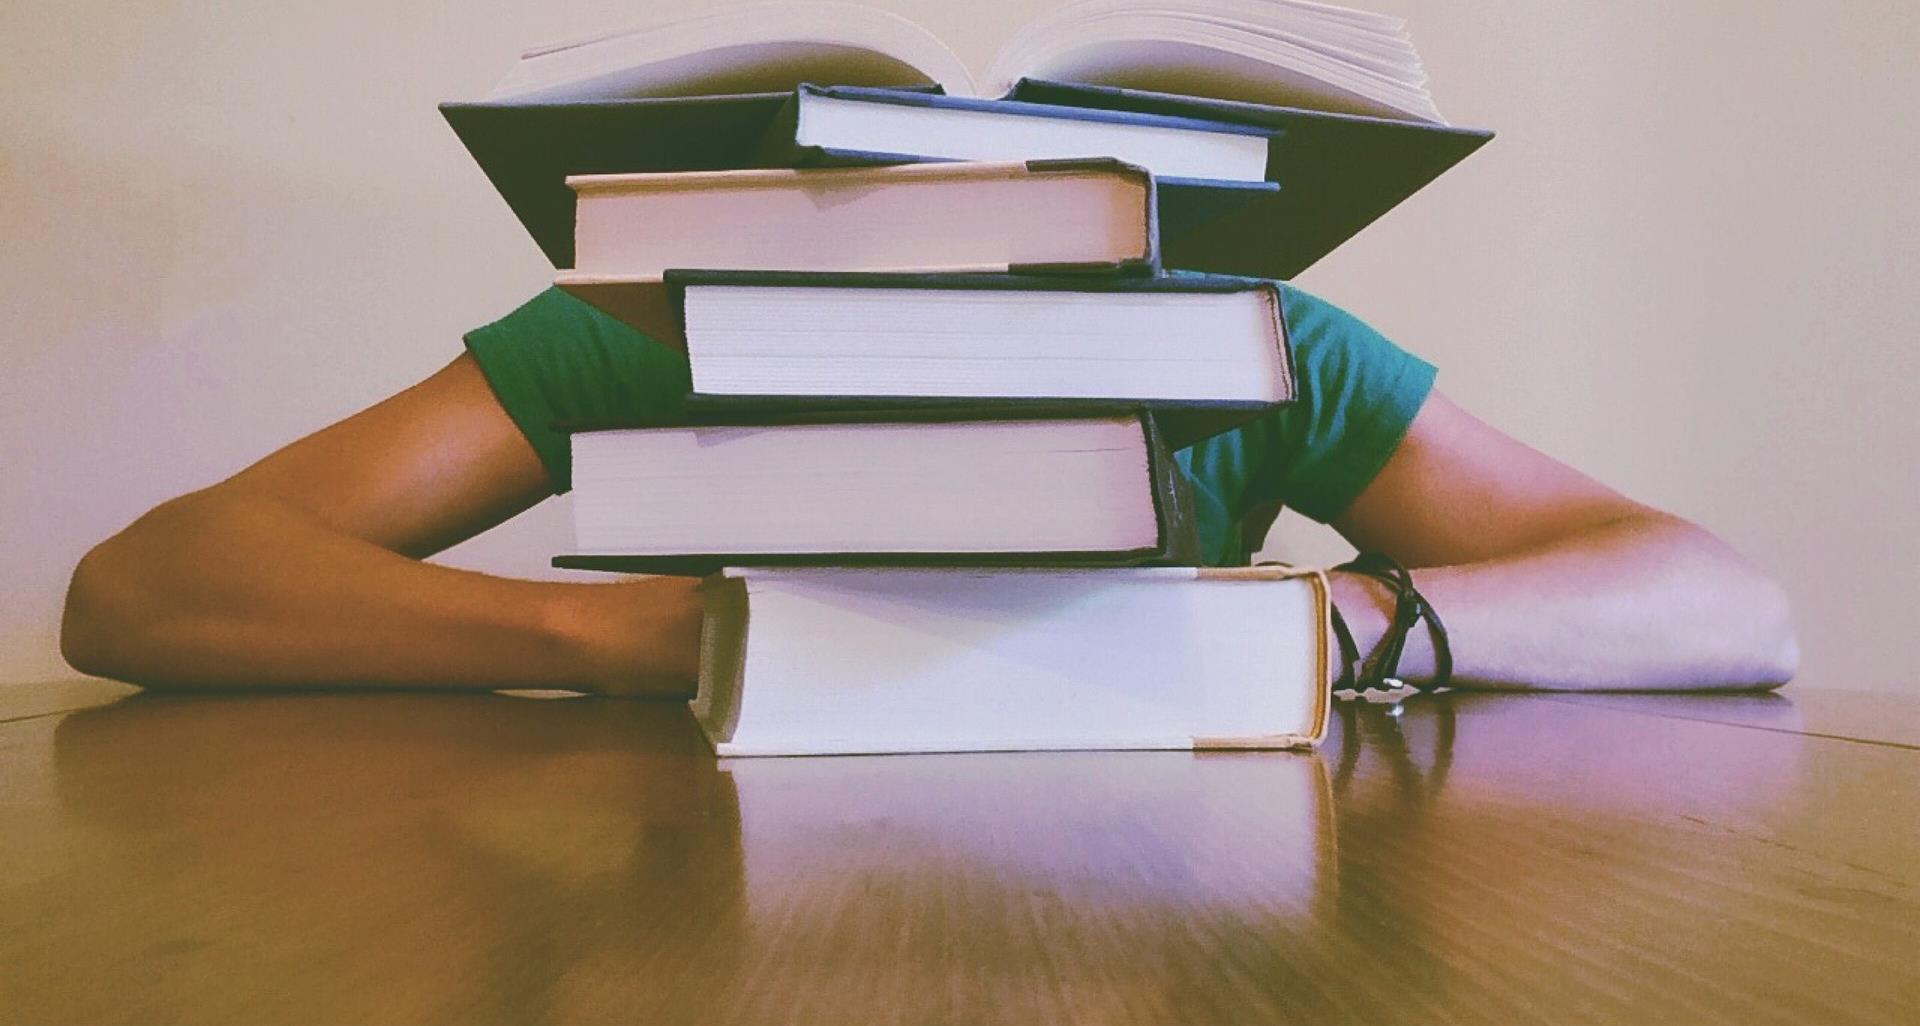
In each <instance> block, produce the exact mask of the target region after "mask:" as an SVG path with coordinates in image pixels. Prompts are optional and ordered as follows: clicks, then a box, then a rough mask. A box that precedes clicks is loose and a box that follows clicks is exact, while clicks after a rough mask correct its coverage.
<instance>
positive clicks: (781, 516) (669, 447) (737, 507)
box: [553, 407, 1198, 574]
mask: <svg viewBox="0 0 1920 1026" xmlns="http://www.w3.org/2000/svg"><path fill="white" fill-rule="evenodd" d="M571 439H572V448H573V516H574V535H575V544H576V546H577V553H576V554H573V555H563V556H559V557H556V558H555V559H554V561H553V563H554V565H555V566H560V567H568V568H573V569H586V570H614V571H621V572H628V573H673V574H703V573H709V572H712V571H714V570H716V569H718V568H720V567H723V566H779V565H877V564H890V565H912V566H944V565H975V566H992V565H1038V566H1053V565H1080V566H1133V565H1140V564H1149V563H1152V564H1171V565H1178V564H1183V563H1191V562H1193V561H1195V560H1196V558H1197V555H1198V544H1197V539H1196V537H1195V535H1194V525H1193V507H1192V496H1191V494H1190V492H1189V485H1188V484H1187V480H1186V478H1185V476H1184V475H1183V474H1182V473H1181V471H1180V469H1179V467H1178V466H1177V465H1176V464H1175V463H1174V461H1173V459H1172V458H1171V456H1170V454H1169V452H1168V450H1167V447H1166V444H1165V442H1164V441H1162V439H1161V438H1160V435H1159V433H1158V431H1157V430H1156V429H1155V427H1154V421H1153V418H1152V416H1151V415H1148V414H1145V413H1141V412H1137V411H1136V412H1124V411H1114V412H1112V413H1110V414H1109V415H1107V416H1103V417H1087V416H1042V417H1032V416H1029V417H1026V418H1024V419H1022V418H1018V417H1013V418H1010V417H1008V416H1007V415H1006V414H1005V413H1004V412H1002V413H996V412H995V411H994V410H993V409H992V408H991V407H981V408H977V409H975V410H973V411H971V414H970V415H969V414H968V413H964V412H959V411H951V410H945V411H939V412H938V413H937V414H930V415H928V416H927V417H925V418H923V419H918V420H911V419H902V418H900V417H899V416H895V415H888V416H886V417H885V418H880V417H875V418H869V419H849V418H846V417H829V416H827V415H822V414H794V415H791V416H787V417H784V418H761V419H759V420H758V421H755V422H750V423H732V424H697V425H690V426H685V427H654V428H603V429H598V430H577V431H574V432H573V433H572V435H571Z"/></svg>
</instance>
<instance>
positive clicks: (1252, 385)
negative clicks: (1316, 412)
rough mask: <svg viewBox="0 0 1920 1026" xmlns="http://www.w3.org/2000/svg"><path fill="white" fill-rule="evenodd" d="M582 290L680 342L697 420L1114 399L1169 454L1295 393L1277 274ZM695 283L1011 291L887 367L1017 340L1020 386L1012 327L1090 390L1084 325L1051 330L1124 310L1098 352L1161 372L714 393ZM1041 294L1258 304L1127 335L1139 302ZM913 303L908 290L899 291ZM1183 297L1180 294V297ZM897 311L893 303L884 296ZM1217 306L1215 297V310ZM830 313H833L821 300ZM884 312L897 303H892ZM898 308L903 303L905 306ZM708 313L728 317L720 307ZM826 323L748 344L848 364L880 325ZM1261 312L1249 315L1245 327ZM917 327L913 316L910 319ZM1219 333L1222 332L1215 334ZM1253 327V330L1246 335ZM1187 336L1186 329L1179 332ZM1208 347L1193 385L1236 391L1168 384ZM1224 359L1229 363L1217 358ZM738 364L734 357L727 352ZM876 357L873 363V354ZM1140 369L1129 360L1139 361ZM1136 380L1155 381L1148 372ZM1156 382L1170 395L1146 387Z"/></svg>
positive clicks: (929, 277) (820, 289) (686, 279)
mask: <svg viewBox="0 0 1920 1026" xmlns="http://www.w3.org/2000/svg"><path fill="white" fill-rule="evenodd" d="M567 287H568V288H569V290H570V291H575V292H576V293H577V294H578V295H580V296H581V297H582V298H584V299H586V300H588V301H589V302H592V303H594V304H596V305H598V306H600V307H601V308H603V309H605V310H606V311H608V312H609V313H612V314H613V315H614V316H616V317H619V318H621V319H622V320H624V321H626V322H627V323H629V324H632V325H633V326H634V327H636V328H639V329H640V330H641V331H643V332H645V333H646V334H647V335H649V336H650V337H652V338H654V339H655V340H657V341H659V342H661V343H662V344H665V345H668V346H671V347H674V348H678V349H681V350H682V351H685V352H687V353H688V355H689V360H690V362H691V363H692V365H693V391H692V393H691V394H689V396H688V398H687V401H686V405H685V409H686V410H687V411H688V412H689V413H690V414H694V415H699V416H705V417H709V418H712V417H726V416H730V415H734V414H739V413H745V414H752V415H761V414H786V413H796V412H807V411H813V412H829V413H830V412H835V411H846V412H856V411H865V412H868V413H873V412H882V413H884V412H885V411H888V410H902V411H906V412H907V413H909V414H911V415H913V416H927V415H929V414H937V412H938V411H942V410H954V411H965V410H969V409H973V408H977V407H978V406H979V405H980V403H982V402H983V401H986V402H992V403H993V404H994V408H995V409H996V410H998V411H1000V412H1001V413H1003V414H1013V413H1017V412H1018V411H1020V410H1022V409H1042V410H1052V411H1055V412H1071V411H1084V412H1087V413H1089V414H1093V413H1099V412H1101V411H1104V410H1110V409H1112V408H1114V406H1115V405H1116V404H1120V405H1124V406H1126V407H1129V408H1132V407H1139V408H1143V409H1149V410H1152V411H1154V412H1155V414H1156V417H1155V419H1156V422H1157V424H1158V429H1159V432H1160V434H1161V435H1162V437H1164V438H1165V439H1166V440H1167V442H1168V444H1169V445H1170V446H1171V447H1172V448H1175V449H1181V448H1185V447H1186V446H1188V445H1191V444H1193V443H1194V442H1196V441H1199V440H1200V439H1203V438H1207V437H1210V436H1212V435H1215V434H1219V433H1220V432H1222V431H1226V430H1229V429H1231V428H1233V427H1236V426H1238V425H1240V424H1243V423H1245V422H1247V421H1249V420H1252V419H1253V418H1255V417H1258V416H1260V415H1261V414H1262V413H1265V412H1267V411H1268V410H1271V409H1272V408H1273V407H1274V406H1275V405H1277V404H1280V403H1285V402H1290V401H1292V400H1293V398H1294V396H1295V386H1296V381H1295V377H1294V373H1293V353H1292V348H1291V345H1290V344H1289V341H1288V338H1287V327H1286V317H1285V313H1284V309H1283V304H1282V302H1281V299H1280V288H1279V286H1278V285H1276V284H1275V283H1273V282H1271V281H1267V280H1264V279H1257V278H1238V277H1232V276H1227V275H1212V274H1198V273H1177V274H1171V275H1163V276H1157V277H1129V276H1118V275H1109V276H1101V275H1084V274H902V273H892V274H885V273H865V272H805V271H711V270H669V271H667V272H666V274H665V275H664V277H663V279H662V281H660V282H657V283H650V282H628V283H621V284H618V285H605V284H602V285H596V286H591V287H587V288H576V287H574V286H567ZM689 289H704V290H723V291H730V290H742V291H744V290H764V289H800V290H806V291H805V293H804V294H802V295H800V298H801V299H812V298H813V297H814V295H815V294H817V295H818V296H819V297H820V299H821V300H822V302H830V301H831V300H832V299H833V297H834V293H836V292H842V290H845V291H844V292H842V294H845V295H861V294H865V293H867V292H868V290H889V291H908V292H924V291H928V290H934V291H967V292H989V293H1009V294H1010V295H1009V296H1008V297H1007V298H1008V300H1009V301H1010V302H1012V303H1014V304H1015V309H1016V310H1018V311H1022V312H1023V313H1022V315H1021V316H1019V317H1017V318H1016V317H1014V316H1013V314H1012V313H1011V312H1002V313H998V314H996V312H995V311H993V310H991V309H984V308H983V309H982V310H981V311H980V312H979V313H977V314H976V313H973V312H971V311H969V310H965V309H959V308H954V309H949V310H946V311H944V312H943V317H942V319H941V320H940V321H939V322H938V323H935V324H929V329H930V331H931V332H932V334H931V335H929V336H928V337H927V338H925V339H923V340H921V341H924V343H925V345H926V349H925V350H924V351H920V350H915V351H914V352H913V353H912V354H911V355H910V357H900V358H896V359H893V360H888V361H886V362H899V361H900V360H905V362H907V363H909V364H912V365H914V366H915V368H916V370H915V371H914V373H915V374H917V375H920V376H922V377H923V378H924V376H925V375H926V374H928V373H930V371H929V370H922V369H919V368H922V367H930V366H931V363H930V361H929V358H930V357H950V356H951V357H970V356H971V355H972V354H971V353H970V352H969V351H968V347H969V345H970V344H975V343H977V344H979V345H989V344H991V345H993V346H995V347H998V348H1005V347H1008V346H1014V347H1015V348H1016V349H1018V351H1017V352H1014V353H1011V354H1007V355H1009V356H1012V357H1015V358H1019V359H1024V360H1029V361H1033V362H1029V363H1027V364H1025V365H1024V366H1021V367H1020V368H1019V371H1020V373H1019V374H1018V375H1016V377H1017V378H1018V379H1020V380H1021V381H1022V383H1024V382H1025V381H1027V380H1036V375H1037V374H1038V373H1039V370H1038V368H1040V367H1041V366H1043V364H1042V363H1041V362H1039V360H1040V356H1041V354H1040V353H1038V352H1035V351H1033V350H1030V349H1025V348H1020V347H1018V346H1017V345H1015V342H1016V340H1017V338H1018V335H1017V330H1018V326H1019V325H1023V324H1034V325H1038V328H1037V329H1036V330H1037V332H1038V334H1040V335H1043V336H1047V338H1048V339H1050V340H1051V344H1053V345H1054V346H1056V347H1058V348H1059V349H1060V351H1059V352H1057V353H1054V354H1053V359H1054V360H1055V361H1058V360H1060V359H1066V360H1069V361H1072V362H1071V367H1072V369H1073V373H1072V379H1073V380H1072V381H1070V382H1068V383H1069V384H1071V385H1091V384H1093V383H1094V382H1095V381H1096V380H1101V379H1095V378H1093V377H1092V376H1091V373H1090V372H1091V370H1092V369H1093V367H1094V364H1093V363H1092V362H1090V361H1089V359H1088V355H1087V354H1086V353H1085V351H1084V349H1085V347H1084V346H1081V347H1079V348H1072V349H1069V348H1068V347H1066V346H1065V345H1064V344H1063V343H1064V342H1065V341H1071V340H1075V339H1080V338H1084V337H1085V336H1086V334H1087V331H1086V328H1085V325H1084V324H1081V325H1077V327H1078V329H1079V330H1077V331H1074V332H1062V331H1060V330H1059V327H1057V326H1059V325H1068V324H1072V323H1073V322H1074V321H1076V320H1079V319H1084V318H1091V317H1095V316H1119V317H1121V318H1122V319H1123V320H1124V322H1125V323H1124V324H1121V325H1118V326H1116V327H1115V328H1114V333H1113V334H1112V335H1101V336H1100V337H1099V339H1097V340H1096V341H1097V347H1098V349H1099V350H1101V351H1105V350H1107V349H1109V348H1112V349H1114V350H1116V351H1118V350H1119V349H1120V347H1121V346H1122V345H1123V344H1127V343H1132V344H1134V345H1135V346H1140V347H1144V348H1146V349H1147V350H1149V351H1159V352H1164V353H1165V354H1166V356H1165V357H1162V358H1161V359H1162V361H1163V363H1162V365H1161V366H1162V369H1160V370H1155V369H1154V367H1153V365H1152V364H1147V363H1139V362H1138V361H1135V362H1127V361H1123V360H1116V363H1117V364H1118V365H1119V366H1120V368H1121V369H1122V372H1123V373H1125V376H1126V378H1127V379H1129V380H1133V381H1135V382H1136V383H1142V384H1143V388H1142V390H1141V391H1139V392H1134V393H1130V394H1118V393H1116V392H1113V391H1108V390H1101V389H1096V390H1095V394H1092V395H1087V394H1084V393H1082V394H1077V395H1074V394H1069V395H1062V394H1048V395H1013V396H1009V395H1004V394H994V393H986V394H946V393H933V394H929V393H928V392H925V391H920V392H915V393H912V394H877V393H866V394H839V393H838V392H837V391H836V392H831V393H823V392H822V391H821V390H820V389H819V388H803V387H802V386H801V384H800V382H801V374H800V372H799V371H798V370H797V369H789V370H787V371H784V372H782V373H781V374H779V375H777V377H778V379H779V381H780V382H781V383H783V384H786V385H787V386H788V387H790V388H791V389H792V390H791V391H785V392H750V393H742V392H739V391H737V390H735V389H732V388H729V389H724V390H723V389H718V388H711V387H709V386H706V385H704V384H703V381H704V380H705V379H706V378H707V373H706V372H705V364H704V363H703V356H702V346H701V342H700V339H699V337H698V335H699V333H698V332H697V331H696V332H694V334H695V336H696V337H695V338H693V339H689V337H688V336H689V330H690V329H689V327H688V321H687V292H688V290H689ZM1042 293H1090V294H1099V295H1103V296H1104V295H1138V296H1157V295H1164V296H1167V297H1169V299H1174V297H1178V296H1196V297H1198V296H1230V295H1239V296H1247V297H1250V298H1252V299H1253V300H1255V301H1256V305H1257V309H1258V317H1257V318H1249V319H1247V320H1246V321H1243V320H1242V319H1241V318H1239V317H1236V316H1234V315H1233V314H1232V313H1231V312H1229V311H1212V310H1211V309H1209V310H1201V309H1200V308H1199V306H1198V305H1197V304H1196V305H1195V306H1193V307H1190V308H1188V309H1186V310H1182V309H1181V308H1180V307H1179V306H1169V307H1168V308H1167V309H1166V311H1165V313H1164V316H1162V317H1161V318H1160V319H1161V320H1162V321H1164V322H1166V323H1165V324H1164V325H1163V326H1162V327H1163V328H1164V330H1165V332H1166V333H1165V335H1164V336H1162V335H1157V334H1156V335H1154V337H1151V338H1145V339H1141V338H1135V337H1132V336H1130V335H1127V334H1126V331H1127V329H1128V328H1131V327H1136V326H1137V327H1139V328H1140V329H1142V330H1148V329H1152V328H1154V327H1155V324H1154V321H1152V320H1150V319H1149V318H1150V317H1152V316H1153V314H1152V312H1150V311H1144V310H1134V311H1124V310H1120V309H1119V308H1116V307H1114V306H1113V305H1112V304H1109V303H1101V304H1098V307H1099V308H1098V309H1087V308H1085V307H1084V306H1082V307H1081V308H1080V309H1079V310H1078V311H1077V312H1076V311H1075V310H1073V309H1071V308H1062V309H1059V310H1054V309H1051V308H1047V307H1036V305H1035V304H1034V303H1033V302H1032V297H1033V295H1034V294H1042ZM902 298H903V299H904V298H909V297H902ZM1174 301H1175V302H1178V300H1177V299H1175V300H1174ZM888 305H889V306H892V307H898V304H892V303H890V304H888ZM1212 305H1213V304H1211V303H1209V304H1208V306H1209V308H1211V307H1212ZM829 309H830V308H829ZM887 312H891V311H887ZM904 312H905V311H904V310H903V313H904ZM714 316H715V318H716V319H722V320H724V318H721V315H720V314H718V313H716V314H715V315H714ZM974 317H978V318H980V319H981V320H982V323H987V322H989V321H990V322H991V325H992V327H991V328H988V327H983V328H981V329H980V330H979V331H978V332H977V333H975V335H974V336H969V335H968V334H967V333H966V330H965V329H966V328H967V327H968V326H969V325H970V324H972V323H974V321H973V320H972V318H974ZM826 321H827V323H824V324H821V325H818V326H816V327H814V328H812V329H810V330H802V329H801V328H800V327H799V325H800V324H801V322H799V321H798V320H797V319H796V318H795V317H793V316H791V315H786V316H778V315H775V316H760V317H754V318H751V319H750V321H749V323H751V324H753V325H767V326H766V327H759V328H756V329H755V330H754V332H753V334H754V338H753V348H755V349H774V350H778V349H779V342H778V339H779V338H781V337H787V336H785V335H783V334H782V333H783V332H797V336H796V337H792V338H791V339H790V341H791V342H792V343H793V344H794V346H795V347H796V348H797V347H799V346H800V345H801V344H802V343H804V344H805V345H806V346H807V347H808V348H813V347H816V346H824V347H825V348H826V349H827V350H829V351H830V352H832V353H834V354H836V355H835V357H834V359H833V360H831V361H829V362H830V363H839V364H841V365H844V364H845V362H846V360H847V356H846V354H848V353H852V352H857V350H856V349H854V348H853V347H854V346H855V345H857V344H858V343H860V342H862V341H864V340H866V339H867V338H869V337H871V336H872V335H873V334H874V329H875V328H876V326H877V325H876V324H874V323H870V322H865V321H860V320H857V319H855V318H853V317H852V316H851V315H850V314H849V315H844V316H843V315H840V314H835V315H834V316H831V317H828V318H826ZM1253 321H1257V324H1255V323H1250V322H1253ZM917 323H919V322H916V324H917ZM914 326H915V325H906V326H903V327H896V328H894V329H892V330H889V331H886V332H882V333H881V334H882V336H883V337H884V338H886V339H887V340H888V341H887V342H886V343H885V348H887V349H893V348H897V346H898V345H900V344H902V343H903V342H909V343H910V342H913V341H914V339H913V337H912V335H911V330H912V328H913V327H914ZM1214 328H1217V330H1218V334H1217V335H1216V333H1215V331H1214V330H1210V329H1214ZM842 329H845V330H846V331H847V332H849V339H848V340H847V341H845V342H837V341H836V339H837V338H838V336H839V333H840V331H841V330H842ZM1255 331H1257V337H1256V336H1255V335H1254V334H1246V333H1247V332H1255ZM1183 333H1184V335H1183ZM1203 346H1204V347H1205V348H1206V354H1207V359H1206V360H1204V361H1202V362H1201V364H1200V366H1201V367H1203V368H1205V369H1206V374H1205V375H1204V377H1205V378H1206V379H1207V381H1206V382H1199V383H1194V384H1193V385H1192V387H1193V388H1194V389H1195V392H1197V393H1199V394H1201V395H1206V394H1211V395H1214V396H1220V395H1222V394H1223V393H1222V392H1220V391H1219V390H1218V386H1219V384H1220V382H1219V380H1218V379H1220V378H1221V377H1223V376H1224V378H1225V379H1226V382H1227V383H1228V384H1229V385H1230V386H1231V391H1230V392H1227V393H1224V394H1225V395H1230V396H1231V398H1220V397H1216V398H1200V397H1196V396H1195V393H1192V392H1190V393H1188V394H1187V395H1186V396H1181V395H1180V393H1179V392H1178V391H1176V390H1175V386H1176V384H1184V383H1185V382H1183V381H1182V379H1181V378H1180V377H1178V376H1177V374H1178V371H1179V368H1178V366H1177V361H1178V359H1179V357H1180V356H1181V355H1182V354H1183V353H1185V352H1187V351H1189V350H1197V349H1200V348H1201V347H1203ZM1229 356H1231V357H1232V358H1233V359H1232V361H1231V362H1228V361H1226V360H1225V359H1223V358H1224V357H1229ZM733 359H734V360H735V361H736V365H737V361H738V359H739V358H738V357H734V358H733ZM879 359H880V358H876V361H878V360H879ZM979 362H983V363H984V364H986V365H987V366H988V367H989V368H1004V367H1006V366H1008V365H1007V363H1006V360H1005V359H1004V358H994V357H982V358H980V361H979ZM1136 367H1137V368H1138V369H1135V368H1136ZM958 376H959V378H960V379H961V380H972V381H978V380H981V379H980V378H978V377H976V376H975V375H972V374H968V373H964V372H963V373H960V374H959V375H958ZM1143 379H1152V380H1150V381H1143ZM1154 386H1162V387H1164V389H1165V390H1163V391H1157V392H1156V391H1153V390H1151V389H1152V388H1153V387H1154Z"/></svg>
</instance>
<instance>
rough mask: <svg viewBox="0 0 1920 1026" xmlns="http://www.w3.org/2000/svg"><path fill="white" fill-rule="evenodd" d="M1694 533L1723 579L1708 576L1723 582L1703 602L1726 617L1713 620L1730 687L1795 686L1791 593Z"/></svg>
mask: <svg viewBox="0 0 1920 1026" xmlns="http://www.w3.org/2000/svg"><path fill="white" fill-rule="evenodd" d="M1693 530H1694V531H1696V532H1698V534H1699V538H1700V540H1701V541H1702V542H1704V544H1703V545H1702V546H1701V548H1702V549H1703V550H1705V552H1710V553H1712V554H1713V556H1714V557H1715V558H1714V559H1713V562H1715V563H1718V564H1719V567H1720V572H1719V573H1717V574H1703V577H1705V579H1708V580H1713V579H1718V580H1719V581H1720V582H1721V584H1720V588H1719V591H1718V594H1716V595H1709V596H1703V597H1705V598H1707V599H1708V600H1709V601H1711V602H1712V603H1713V604H1715V605H1717V606H1718V607H1719V609H1720V616H1719V617H1716V618H1713V619H1717V620H1718V621H1719V623H1718V625H1717V626H1715V627H1712V628H1710V629H1711V630H1713V631H1714V632H1715V633H1717V634H1719V637H1720V640H1721V642H1722V644H1723V645H1724V648H1723V650H1722V658H1723V659H1724V660H1725V664H1726V665H1725V674H1726V678H1727V683H1729V684H1737V685H1745V686H1749V687H1760V688H1777V687H1780V686H1781V685H1783V684H1786V683H1787V682H1788V681H1791V680H1792V679H1793V678H1794V675H1795V674H1797V673H1799V671H1800V642H1799V636H1798V634H1797V632H1796V631H1795V628H1794V619H1793V603H1792V601H1791V600H1790V599H1789V598H1788V596H1787V589H1786V588H1785V587H1784V586H1783V585H1782V584H1781V583H1780V581H1779V580H1778V579H1776V578H1775V577H1774V576H1773V575H1772V574H1769V573H1767V572H1766V571H1765V570H1762V569H1761V568H1760V567H1758V566H1756V565H1755V564H1754V563H1753V562H1751V561H1750V560H1748V559H1747V558H1746V557H1744V556H1742V555H1740V554H1739V553H1737V552H1735V551H1734V550H1733V548H1732V547H1731V546H1728V545H1727V544H1726V543H1725V542H1722V541H1720V540H1719V539H1717V538H1715V537H1714V536H1712V535H1711V534H1708V533H1707V532H1706V531H1704V530H1702V529H1700V528H1697V527H1695V528H1693ZM1703 554H1704V553H1703ZM1695 569H1696V571H1705V570H1706V567H1705V566H1696V568H1695Z"/></svg>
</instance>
